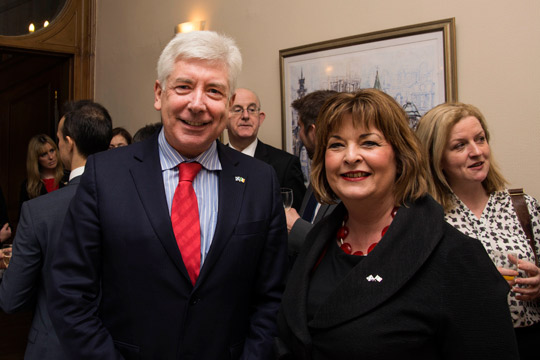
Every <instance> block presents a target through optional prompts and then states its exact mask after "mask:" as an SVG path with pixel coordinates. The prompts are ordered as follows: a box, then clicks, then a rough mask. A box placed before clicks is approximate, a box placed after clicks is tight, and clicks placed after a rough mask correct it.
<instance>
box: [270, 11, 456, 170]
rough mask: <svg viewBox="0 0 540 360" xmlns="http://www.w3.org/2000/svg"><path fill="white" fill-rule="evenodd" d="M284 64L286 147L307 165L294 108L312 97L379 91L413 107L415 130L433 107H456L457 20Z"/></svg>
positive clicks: (360, 39) (344, 41)
mask: <svg viewBox="0 0 540 360" xmlns="http://www.w3.org/2000/svg"><path fill="white" fill-rule="evenodd" d="M279 59H280V76H281V105H282V106H281V107H282V114H281V115H282V134H283V137H282V139H283V140H282V141H283V144H282V146H283V149H284V150H287V151H289V152H290V153H293V154H295V155H298V156H300V158H301V160H303V161H302V162H303V163H306V162H307V163H309V160H307V159H305V156H307V155H306V154H302V147H303V146H302V144H301V141H300V139H299V137H298V130H299V129H298V122H297V120H298V119H297V115H296V114H295V111H294V109H292V108H291V103H292V101H294V100H295V99H297V98H299V97H301V96H304V95H305V94H307V93H309V92H312V91H315V90H322V89H334V90H338V91H354V90H356V89H360V88H368V87H379V88H381V89H382V90H383V91H385V92H387V93H388V94H389V95H391V96H392V97H394V99H396V100H397V101H398V102H399V103H400V104H401V105H402V106H404V105H407V106H411V108H410V109H407V108H405V109H406V111H407V112H408V113H410V119H412V120H411V127H414V126H415V124H414V121H413V120H414V118H416V119H418V118H419V117H420V116H421V115H423V114H424V113H425V112H426V111H427V110H429V109H430V108H432V107H433V106H436V105H438V104H440V103H442V102H447V101H457V67H456V35H455V18H449V19H443V20H438V21H432V22H427V23H422V24H416V25H410V26H404V27H399V28H394V29H388V30H382V31H376V32H371V33H367V34H361V35H354V36H348V37H344V38H339V39H334V40H328V41H322V42H318V43H314V44H308V45H302V46H297V47H293V48H288V49H284V50H280V51H279ZM415 102H416V103H415ZM415 111H416V113H415ZM413 117H414V118H413ZM416 121H417V120H416ZM304 151H305V149H304ZM303 158H304V159H303Z"/></svg>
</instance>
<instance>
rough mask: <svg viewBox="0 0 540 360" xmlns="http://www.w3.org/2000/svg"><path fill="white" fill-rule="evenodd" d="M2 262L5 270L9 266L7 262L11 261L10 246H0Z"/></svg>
mask: <svg viewBox="0 0 540 360" xmlns="http://www.w3.org/2000/svg"><path fill="white" fill-rule="evenodd" d="M2 255H3V257H2V262H3V264H4V267H5V268H6V269H7V267H8V266H9V260H11V244H4V245H3V246H2Z"/></svg>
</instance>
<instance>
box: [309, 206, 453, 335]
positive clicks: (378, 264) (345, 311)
mask: <svg viewBox="0 0 540 360" xmlns="http://www.w3.org/2000/svg"><path fill="white" fill-rule="evenodd" d="M418 203H422V204H423V206H422V205H420V206H417V205H412V206H411V207H401V208H400V209H399V210H398V212H397V214H396V217H395V218H394V221H393V222H392V225H391V226H390V228H389V229H388V232H387V233H386V235H385V237H384V238H383V239H382V240H381V241H380V242H379V244H378V245H377V246H376V247H375V249H374V250H373V251H372V252H371V253H370V255H369V256H367V257H366V258H365V259H363V260H362V261H361V262H360V263H359V264H358V265H357V266H356V267H355V268H353V269H352V270H351V272H350V273H349V274H348V275H347V276H346V277H345V278H344V279H343V281H341V282H340V283H339V284H338V285H337V288H336V289H335V291H334V292H332V293H331V294H330V295H329V297H328V299H327V300H326V302H325V303H324V304H323V305H321V307H320V308H319V311H318V312H317V314H316V315H315V317H314V318H313V320H312V321H311V322H310V324H309V325H310V326H311V327H314V328H327V327H331V326H335V325H338V324H340V323H343V322H346V321H348V320H350V319H352V318H355V317H358V316H361V315H363V314H364V313H366V312H368V311H370V310H372V309H373V308H375V307H377V306H379V305H380V304H382V303H383V302H384V301H386V300H388V298H390V297H391V296H392V295H394V294H395V293H396V292H397V291H399V290H400V289H401V288H402V287H403V286H405V284H406V283H407V281H409V280H410V279H411V278H412V277H413V276H414V274H415V273H416V272H417V271H418V270H419V269H420V267H421V266H422V265H423V264H424V262H425V261H426V260H427V258H428V257H429V255H430V254H431V253H432V251H433V250H434V248H435V247H436V246H437V244H438V243H439V241H440V239H441V238H442V233H443V221H441V219H442V218H443V213H442V209H441V208H440V207H439V206H437V205H436V204H435V202H434V201H433V200H426V199H425V198H424V199H422V200H419V201H418ZM339 208H342V205H340V206H339ZM336 210H337V209H336ZM336 212H337V211H334V212H333V213H332V215H330V216H331V218H333V219H334V218H335V216H334V214H335V213H336ZM339 213H341V211H340V212H339ZM341 218H342V217H341ZM338 224H339V223H338ZM327 235H328V234H327ZM330 235H331V234H330ZM377 276H379V277H380V278H381V279H382V280H381V281H380V282H379V281H376V280H371V281H370V280H369V279H368V278H369V277H377ZM343 299H355V301H353V302H351V301H349V302H347V301H345V302H344V301H343Z"/></svg>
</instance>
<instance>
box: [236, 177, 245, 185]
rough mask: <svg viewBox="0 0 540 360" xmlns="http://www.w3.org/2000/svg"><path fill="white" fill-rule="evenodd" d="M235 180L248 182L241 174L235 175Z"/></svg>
mask: <svg viewBox="0 0 540 360" xmlns="http://www.w3.org/2000/svg"><path fill="white" fill-rule="evenodd" d="M234 181H238V182H241V183H242V184H243V183H245V182H246V179H244V178H243V177H241V176H235V177H234Z"/></svg>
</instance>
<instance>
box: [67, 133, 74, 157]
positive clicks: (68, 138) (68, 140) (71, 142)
mask: <svg viewBox="0 0 540 360" xmlns="http://www.w3.org/2000/svg"><path fill="white" fill-rule="evenodd" d="M66 143H67V144H68V147H69V152H70V153H72V152H73V150H75V141H74V140H73V139H72V138H71V136H66Z"/></svg>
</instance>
